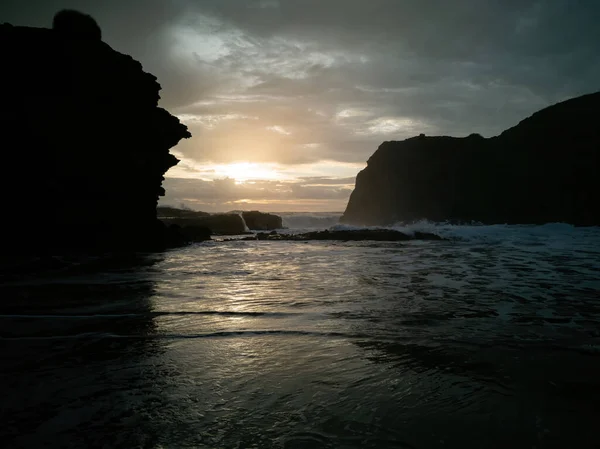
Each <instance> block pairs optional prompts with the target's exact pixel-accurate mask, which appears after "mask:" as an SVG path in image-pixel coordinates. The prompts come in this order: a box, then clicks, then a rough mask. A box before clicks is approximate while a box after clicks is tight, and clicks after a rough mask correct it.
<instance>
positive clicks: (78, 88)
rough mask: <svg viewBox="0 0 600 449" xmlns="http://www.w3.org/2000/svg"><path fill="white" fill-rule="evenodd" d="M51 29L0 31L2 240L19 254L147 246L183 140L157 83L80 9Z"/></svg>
mask: <svg viewBox="0 0 600 449" xmlns="http://www.w3.org/2000/svg"><path fill="white" fill-rule="evenodd" d="M54 27H55V28H54V29H45V28H30V27H21V26H12V25H10V24H2V25H0V55H1V58H2V70H0V86H1V87H0V88H1V89H2V101H1V102H0V142H1V143H2V149H3V152H2V159H3V160H2V162H3V164H2V167H3V171H2V193H3V200H2V202H3V208H4V220H3V222H4V223H3V224H4V228H5V230H4V236H5V244H7V245H9V246H12V247H14V248H15V249H17V250H26V248H29V249H30V250H32V251H41V250H42V249H43V248H46V249H49V248H50V249H65V248H78V249H85V248H99V249H103V250H104V249H125V248H135V249H145V248H148V249H151V248H159V247H161V246H164V245H165V244H166V243H168V242H167V240H168V235H169V233H168V232H167V231H166V229H165V227H164V225H162V224H161V223H160V222H158V220H157V218H156V205H157V201H158V197H159V196H161V195H163V194H164V190H163V188H162V187H161V183H162V181H163V179H164V178H163V175H164V173H165V172H166V171H167V170H168V169H169V168H170V167H172V166H174V165H175V164H177V162H178V160H177V159H176V158H175V157H174V156H173V155H172V154H170V153H169V149H170V148H172V147H173V146H175V145H177V143H178V142H179V141H180V140H181V139H183V138H187V137H190V133H189V132H188V131H187V128H186V127H185V126H184V125H183V124H181V123H180V122H179V120H178V119H177V118H175V117H174V116H172V115H171V114H169V113H168V112H167V111H166V110H164V109H161V108H159V107H158V101H159V98H160V96H159V90H160V85H159V84H158V82H157V79H156V77H154V76H153V75H151V74H149V73H146V72H144V70H143V69H142V65H141V64H140V63H139V62H137V61H135V60H134V59H132V58H131V57H130V56H127V55H124V54H122V53H119V52H117V51H115V50H113V49H112V48H111V47H110V46H109V45H108V44H106V43H104V42H102V41H101V39H100V38H101V31H100V28H99V27H98V26H97V25H96V24H95V21H94V20H93V19H92V18H91V17H89V16H86V15H84V14H80V13H76V12H72V11H71V12H69V11H67V12H62V13H59V14H57V16H56V17H55V21H54Z"/></svg>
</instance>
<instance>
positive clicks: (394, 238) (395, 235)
mask: <svg viewBox="0 0 600 449" xmlns="http://www.w3.org/2000/svg"><path fill="white" fill-rule="evenodd" d="M236 240H292V241H308V240H340V241H350V242H360V241H367V240H370V241H377V242H404V241H407V240H444V238H442V237H440V236H439V235H437V234H433V233H430V232H415V233H413V234H406V233H404V232H400V231H396V230H393V229H356V230H344V229H341V230H331V231H330V230H327V229H326V230H324V231H313V232H305V233H303V234H279V233H277V232H275V231H271V232H270V233H266V232H259V233H258V234H256V235H253V236H251V237H244V238H242V239H227V240H226V241H236Z"/></svg>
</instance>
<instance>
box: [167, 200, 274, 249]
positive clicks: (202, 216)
mask: <svg viewBox="0 0 600 449" xmlns="http://www.w3.org/2000/svg"><path fill="white" fill-rule="evenodd" d="M157 211H158V218H159V219H160V220H161V221H162V222H163V223H165V224H166V225H177V226H178V227H179V228H180V229H181V231H182V232H183V233H184V234H185V233H186V229H187V228H188V227H204V228H208V229H210V232H211V233H212V234H217V235H239V234H246V233H248V229H250V230H253V231H271V230H273V229H281V228H282V227H283V223H282V218H281V217H280V216H279V215H275V214H267V213H264V212H259V211H251V212H229V213H225V214H218V213H217V214H209V213H207V212H201V211H194V210H187V209H178V208H175V207H167V206H159V207H158V209H157ZM244 222H245V223H246V226H247V227H248V229H246V227H245V226H244ZM193 240H194V241H197V239H193Z"/></svg>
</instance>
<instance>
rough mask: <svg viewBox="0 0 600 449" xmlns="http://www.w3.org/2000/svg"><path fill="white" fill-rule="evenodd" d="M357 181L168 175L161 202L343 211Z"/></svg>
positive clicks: (206, 207)
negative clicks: (242, 180) (245, 180)
mask: <svg viewBox="0 0 600 449" xmlns="http://www.w3.org/2000/svg"><path fill="white" fill-rule="evenodd" d="M353 184H354V178H342V179H339V180H335V179H332V178H325V177H311V178H306V179H299V180H295V181H255V182H251V183H241V184H240V183H237V182H236V181H235V180H234V179H231V178H224V179H214V180H210V181H207V180H201V179H191V178H167V179H166V180H165V181H164V183H163V186H164V187H165V189H166V191H167V195H166V196H165V197H164V198H162V199H161V201H160V204H163V205H171V206H181V205H185V206H187V207H191V208H193V209H197V210H204V211H207V212H226V211H230V210H236V209H245V210H249V209H257V208H259V209H261V210H264V211H279V212H283V211H286V210H290V208H293V209H296V210H298V204H301V205H302V204H303V205H305V206H307V208H306V209H305V210H307V211H341V210H343V209H344V208H345V206H346V204H347V202H348V198H349V196H350V193H351V192H352V186H353Z"/></svg>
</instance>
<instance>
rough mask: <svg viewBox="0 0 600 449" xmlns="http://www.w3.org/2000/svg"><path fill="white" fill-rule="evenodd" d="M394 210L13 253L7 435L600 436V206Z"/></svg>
mask: <svg viewBox="0 0 600 449" xmlns="http://www.w3.org/2000/svg"><path fill="white" fill-rule="evenodd" d="M297 220H298V222H299V223H303V222H302V220H299V219H297ZM338 226H339V225H338ZM342 228H343V227H342ZM399 229H401V230H404V231H405V232H413V231H415V230H425V231H429V232H435V233H437V234H439V235H440V236H442V237H445V238H446V240H444V241H408V242H369V241H363V242H325V241H315V242H289V241H229V242H218V241H213V242H207V243H202V244H195V245H192V246H188V247H185V248H180V249H174V250H170V251H166V252H164V253H158V254H138V255H136V256H127V257H126V256H117V255H106V256H102V257H95V258H87V259H81V258H78V259H77V258H72V259H68V258H58V257H57V258H55V260H54V261H53V262H52V263H50V264H48V262H47V261H44V262H43V267H42V268H40V269H38V270H37V274H35V275H32V274H28V275H27V274H23V272H25V271H22V272H16V273H15V272H5V273H3V279H2V280H3V282H2V287H1V288H0V294H1V297H2V300H1V302H0V336H1V339H0V347H1V352H0V357H1V360H0V362H1V364H0V394H1V398H2V403H1V412H0V413H1V416H0V418H1V420H0V445H1V447H4V448H12V447H23V448H37V447H52V448H71V447H73V448H80V447H107V448H109V447H123V448H137V447H144V448H187V447H189V448H192V447H194V448H449V447H451V448H492V447H498V448H509V447H510V448H533V447H535V448H538V449H539V448H595V447H596V448H597V447H599V446H598V445H599V444H600V436H599V434H598V433H597V430H598V422H600V421H599V418H600V228H593V227H591V228H575V227H572V226H569V225H565V224H548V225H544V226H506V225H496V226H478V225H473V226H452V225H446V224H436V223H417V224H414V225H411V226H402V227H399ZM29 263H34V266H35V263H42V262H40V261H37V262H36V261H33V262H32V261H29Z"/></svg>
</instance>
